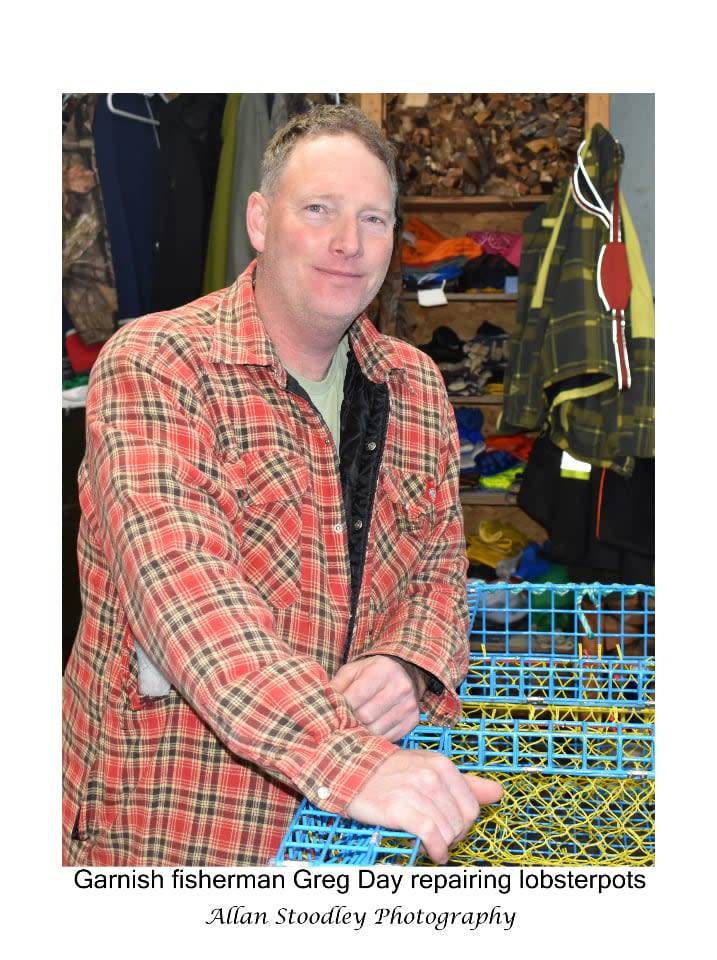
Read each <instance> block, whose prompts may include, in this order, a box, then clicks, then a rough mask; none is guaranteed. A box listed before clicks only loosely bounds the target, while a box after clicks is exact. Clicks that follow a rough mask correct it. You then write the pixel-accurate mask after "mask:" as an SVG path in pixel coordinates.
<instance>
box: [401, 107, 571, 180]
mask: <svg viewBox="0 0 717 960" xmlns="http://www.w3.org/2000/svg"><path fill="white" fill-rule="evenodd" d="M584 127H585V95H584V94H579V93H427V94H410V93H409V94H405V93H402V94H388V95H387V102H386V129H387V132H388V135H389V138H390V139H391V140H392V141H393V142H394V143H395V144H396V147H397V148H398V154H399V169H400V174H401V179H402V184H401V189H402V192H403V194H404V195H405V196H435V197H451V196H476V195H482V194H486V195H493V196H503V197H522V196H527V195H535V194H549V193H552V192H553V189H554V187H555V185H556V183H557V182H558V181H560V180H562V179H564V178H565V177H566V176H568V175H569V174H570V172H571V171H572V167H573V164H574V163H575V154H576V150H577V148H578V146H579V145H580V141H581V140H582V137H583V131H584Z"/></svg>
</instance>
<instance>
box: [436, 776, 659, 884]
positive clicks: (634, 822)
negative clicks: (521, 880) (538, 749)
mask: <svg viewBox="0 0 717 960" xmlns="http://www.w3.org/2000/svg"><path fill="white" fill-rule="evenodd" d="M494 779H497V780H500V781H501V783H502V784H503V788H504V790H505V793H504V796H503V799H502V800H501V802H500V804H497V805H496V806H494V807H484V808H483V810H482V811H481V816H480V819H479V820H478V822H477V823H476V825H475V827H474V828H473V830H472V831H471V832H470V833H469V834H468V835H467V836H466V837H464V839H463V840H462V841H461V842H460V843H459V844H457V845H456V846H455V847H454V848H453V850H452V851H451V857H450V865H452V866H524V867H528V866H536V865H539V864H545V865H547V866H558V865H560V866H579V865H587V864H596V863H597V864H600V865H601V866H616V867H617V866H652V865H653V864H654V853H655V851H654V846H655V833H654V802H655V783H654V780H648V779H643V780H633V779H630V778H622V779H621V778H612V777H595V778H593V777H574V776H554V775H553V776H543V775H538V774H507V775H502V776H498V775H496V776H495V778H494Z"/></svg>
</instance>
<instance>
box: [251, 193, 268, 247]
mask: <svg viewBox="0 0 717 960" xmlns="http://www.w3.org/2000/svg"><path fill="white" fill-rule="evenodd" d="M268 216H269V201H268V200H267V199H266V197H265V196H264V195H263V194H261V193H258V192H257V191H256V190H255V191H254V192H253V193H250V194H249V199H248V200H247V202H246V232H247V234H248V235H249V242H250V243H251V245H252V247H254V249H255V250H256V252H257V253H262V252H263V250H264V239H265V236H266V223H267V219H268Z"/></svg>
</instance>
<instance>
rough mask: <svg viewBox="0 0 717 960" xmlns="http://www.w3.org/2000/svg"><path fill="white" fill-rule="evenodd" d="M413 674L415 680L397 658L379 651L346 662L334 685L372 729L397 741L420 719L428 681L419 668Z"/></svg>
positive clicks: (375, 732)
mask: <svg viewBox="0 0 717 960" xmlns="http://www.w3.org/2000/svg"><path fill="white" fill-rule="evenodd" d="M413 674H414V676H415V680H414V676H412V674H411V673H409V670H408V669H407V667H403V666H402V665H401V664H400V663H399V662H398V661H397V660H394V659H393V658H392V657H384V656H381V655H378V656H375V657H366V658H365V659H363V660H354V661H352V662H351V663H347V664H344V666H343V667H340V668H339V670H338V671H337V673H336V675H335V676H334V678H333V680H332V681H331V686H332V687H333V688H334V690H335V691H336V692H337V693H342V694H343V695H344V696H345V697H346V699H347V700H348V703H349V706H350V707H351V711H352V712H353V715H354V716H355V717H356V719H357V720H359V721H360V722H361V723H362V724H363V725H364V727H366V729H367V730H368V732H369V733H372V734H374V735H375V736H378V737H386V739H388V740H392V741H396V740H400V739H401V737H403V736H405V734H407V733H408V732H409V730H413V728H414V727H415V726H416V724H417V723H418V718H419V713H420V708H419V702H420V699H421V697H422V696H423V693H424V690H425V682H424V681H423V679H422V678H420V679H419V678H418V677H419V675H420V671H419V670H417V669H416V670H415V671H413Z"/></svg>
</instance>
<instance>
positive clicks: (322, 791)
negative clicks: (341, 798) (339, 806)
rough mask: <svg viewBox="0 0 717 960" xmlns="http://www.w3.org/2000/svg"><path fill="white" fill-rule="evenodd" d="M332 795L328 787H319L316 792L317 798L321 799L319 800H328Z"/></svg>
mask: <svg viewBox="0 0 717 960" xmlns="http://www.w3.org/2000/svg"><path fill="white" fill-rule="evenodd" d="M330 794H331V791H330V790H329V788H328V787H319V789H318V790H317V791H316V796H317V797H318V798H319V800H328V798H329V795H330Z"/></svg>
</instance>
